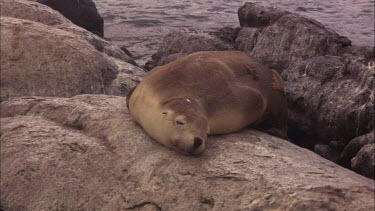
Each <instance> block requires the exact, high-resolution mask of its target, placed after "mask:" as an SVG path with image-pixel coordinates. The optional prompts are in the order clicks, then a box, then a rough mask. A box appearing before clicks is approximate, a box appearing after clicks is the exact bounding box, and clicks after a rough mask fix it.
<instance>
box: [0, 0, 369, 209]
mask: <svg viewBox="0 0 375 211" xmlns="http://www.w3.org/2000/svg"><path fill="white" fill-rule="evenodd" d="M83 2H86V3H87V1H83ZM88 2H91V1H88ZM1 10H2V11H1V46H2V47H1V98H0V101H1V204H0V205H1V207H2V209H4V210H17V209H31V210H51V209H52V210H58V209H63V210H77V209H83V210H87V209H108V210H113V209H140V210H142V209H148V210H173V209H174V210H183V209H190V210H191V209H193V210H208V209H220V210H235V209H249V210H252V209H262V210H264V209H267V210H270V209H284V210H285V209H286V210H301V209H303V210H342V209H343V208H345V209H347V210H370V209H373V208H374V201H373V197H374V187H373V184H374V181H373V180H371V179H368V178H372V179H374V166H375V158H374V154H375V144H374V129H373V127H374V121H375V120H374V115H375V114H374V104H375V101H374V93H373V90H374V88H375V87H374V86H375V84H374V82H375V80H374V77H375V74H374V60H375V58H374V53H375V52H374V47H373V46H362V47H358V46H352V45H351V41H350V40H349V39H348V38H346V37H343V36H340V35H339V34H337V33H336V32H334V31H332V30H330V29H327V28H326V27H324V26H323V25H322V24H320V23H319V22H316V21H314V20H312V19H309V18H306V17H304V16H300V15H297V14H293V13H290V12H286V11H283V10H279V9H277V8H271V7H263V6H260V5H258V4H254V3H246V4H245V5H244V6H243V7H241V8H240V9H239V21H240V25H241V27H239V28H223V29H220V30H217V31H213V32H210V33H203V32H199V31H194V30H189V31H187V30H184V31H178V32H173V33H171V34H168V35H166V36H165V38H164V40H163V43H162V44H161V46H160V48H159V50H158V52H157V53H155V54H154V55H153V56H152V58H151V60H150V61H149V62H148V63H147V64H146V66H145V69H148V70H149V69H151V68H153V67H155V66H157V65H163V64H166V63H169V62H171V61H174V60H176V59H177V58H180V57H182V56H184V55H187V54H190V53H193V52H197V51H204V50H240V51H243V52H246V53H248V54H249V55H252V56H254V57H256V58H257V59H259V60H260V61H261V62H263V63H264V64H265V65H266V66H268V67H269V68H272V69H275V70H277V71H278V72H279V73H281V74H282V76H283V78H284V80H285V83H286V89H287V95H288V104H289V106H288V107H289V113H290V117H289V125H290V129H289V136H290V139H291V140H292V141H293V142H295V144H297V145H299V146H303V147H305V148H309V149H310V150H313V151H315V152H316V153H317V154H319V155H321V156H323V157H325V158H327V159H329V160H331V161H333V162H335V163H338V164H340V165H341V166H344V167H346V168H349V169H352V170H354V171H356V172H357V173H359V174H362V175H364V176H366V177H368V178H365V177H362V176H360V175H358V174H355V173H354V172H352V171H348V170H347V169H345V168H343V167H341V166H339V165H337V164H334V163H332V162H330V161H328V160H326V159H323V158H322V157H320V156H317V155H316V154H315V153H313V152H311V151H309V150H306V149H303V148H301V147H298V146H295V145H293V144H290V143H288V142H286V141H284V140H281V139H278V138H275V137H272V136H270V135H267V134H264V133H261V132H258V131H255V130H250V129H246V130H244V131H241V132H239V133H236V134H230V135H226V136H214V137H210V138H209V143H208V146H207V152H205V153H204V155H203V156H200V157H187V156H181V155H179V154H177V153H175V152H173V151H171V150H168V149H166V148H164V147H162V146H161V145H159V144H157V143H156V142H155V141H153V140H152V139H151V138H149V137H148V136H147V134H146V133H145V132H144V131H143V130H142V129H141V128H140V127H139V126H138V125H136V124H135V123H134V122H133V121H132V120H131V118H130V116H129V114H128V111H127V109H126V106H125V97H123V96H125V95H126V94H127V93H128V92H129V90H131V89H132V88H133V87H134V86H136V85H137V84H138V83H139V81H140V80H142V77H143V76H144V75H145V74H146V71H145V70H144V69H143V68H142V67H139V66H138V65H137V64H136V63H135V62H134V60H132V59H131V58H130V57H129V55H127V53H125V51H126V49H120V48H119V47H117V46H115V45H113V44H112V43H110V42H108V41H106V40H104V39H102V38H101V37H99V36H97V35H95V34H93V33H91V32H89V31H86V30H85V29H83V28H80V27H78V26H76V25H74V24H73V23H72V22H71V21H69V20H68V19H66V18H65V17H64V16H63V15H61V14H60V13H58V12H57V11H55V10H53V9H51V8H49V7H47V6H45V5H42V4H40V3H37V2H35V1H27V0H1ZM104 34H105V32H104Z"/></svg>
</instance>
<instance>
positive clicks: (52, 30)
mask: <svg viewBox="0 0 375 211" xmlns="http://www.w3.org/2000/svg"><path fill="white" fill-rule="evenodd" d="M26 13H27V15H24V14H26ZM32 14H35V15H32ZM2 15H3V16H5V17H2V21H1V29H2V30H1V38H2V39H1V46H2V51H1V58H2V59H1V67H2V68H1V76H2V77H1V84H2V86H1V100H4V99H7V98H9V97H14V96H24V95H40V96H74V95H77V94H83V93H107V94H113V93H116V94H127V92H126V93H123V92H120V91H119V90H122V91H124V90H129V89H130V88H132V87H134V86H135V84H136V82H137V81H139V80H140V77H142V76H143V74H144V71H143V70H142V69H140V68H138V67H135V66H134V65H132V64H130V63H129V62H131V59H129V57H128V56H127V55H126V54H125V53H124V52H123V51H122V50H121V49H120V48H118V47H116V46H114V45H113V44H111V43H109V42H107V41H105V40H103V39H101V38H99V37H98V36H96V35H93V34H92V33H90V32H87V31H86V30H84V29H81V28H79V27H77V26H75V25H73V24H72V23H71V22H70V21H69V20H67V19H66V18H64V17H63V16H62V15H60V14H58V13H57V12H55V11H53V10H52V9H50V8H49V7H47V6H44V5H41V4H38V3H35V2H29V1H20V0H14V1H9V0H3V1H2ZM37 21H39V22H37ZM46 24H47V25H46ZM129 81H131V83H129ZM114 82H115V83H114ZM124 86H127V87H130V88H126V89H124V88H121V87H124Z"/></svg>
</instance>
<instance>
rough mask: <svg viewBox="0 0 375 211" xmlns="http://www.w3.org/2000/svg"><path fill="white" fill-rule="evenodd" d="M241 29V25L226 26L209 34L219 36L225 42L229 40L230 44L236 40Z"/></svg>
mask: <svg viewBox="0 0 375 211" xmlns="http://www.w3.org/2000/svg"><path fill="white" fill-rule="evenodd" d="M240 29H241V28H240V27H238V28H231V27H224V28H221V29H218V30H215V31H212V32H209V33H208V34H209V35H213V36H215V37H218V38H220V39H221V40H223V41H224V42H227V43H228V44H230V45H231V44H233V43H234V41H235V40H236V37H237V35H238V32H239V31H240Z"/></svg>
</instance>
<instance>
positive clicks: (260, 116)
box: [129, 51, 287, 138]
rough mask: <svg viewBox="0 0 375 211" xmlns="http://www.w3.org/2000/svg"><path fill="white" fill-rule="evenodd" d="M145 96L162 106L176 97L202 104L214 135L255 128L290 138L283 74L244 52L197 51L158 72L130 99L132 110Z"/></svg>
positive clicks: (154, 71) (152, 71) (139, 87)
mask: <svg viewBox="0 0 375 211" xmlns="http://www.w3.org/2000/svg"><path fill="white" fill-rule="evenodd" d="M151 93H152V94H151ZM134 95H136V97H135V98H134V99H133V96H134ZM146 95H147V96H152V97H153V98H155V100H154V101H158V102H159V104H160V105H162V104H163V103H165V102H168V101H170V100H172V99H176V98H182V99H191V100H192V101H194V102H197V105H198V104H199V105H201V107H202V109H203V110H204V113H206V115H207V116H206V118H207V119H208V124H209V128H210V132H209V134H225V133H231V132H235V131H238V130H240V129H242V128H244V127H246V126H248V125H254V126H261V127H262V128H264V129H268V131H269V132H270V133H272V134H273V135H277V136H279V137H281V138H287V135H286V129H287V125H286V124H287V104H286V97H285V91H284V84H283V81H282V79H281V77H280V75H279V74H278V73H277V72H276V71H274V70H270V69H268V68H267V67H266V66H264V65H262V64H260V63H259V62H258V61H256V60H255V59H254V58H250V57H248V56H247V55H245V54H243V53H241V52H237V51H224V52H220V51H206V52H197V53H193V54H191V55H188V56H186V57H183V58H181V59H178V60H176V61H174V62H172V63H170V64H167V65H164V66H160V67H156V68H154V69H153V70H151V71H150V72H149V73H148V74H147V75H146V77H145V78H144V79H143V81H142V82H141V83H140V85H139V86H138V87H137V88H136V89H135V91H134V92H133V95H131V94H130V96H129V98H130V111H131V110H132V109H137V105H140V104H139V103H142V102H143V101H144V99H145V96H146ZM187 106H188V105H187ZM178 112H182V113H183V111H178ZM131 113H132V112H131ZM134 115H139V114H135V112H134ZM140 115H142V114H140ZM135 119H136V120H137V118H135ZM264 123H265V124H264Z"/></svg>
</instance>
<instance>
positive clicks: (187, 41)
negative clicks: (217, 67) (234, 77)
mask: <svg viewBox="0 0 375 211" xmlns="http://www.w3.org/2000/svg"><path fill="white" fill-rule="evenodd" d="M232 49H234V46H233V45H232V44H228V43H227V42H225V41H224V40H222V39H220V38H219V37H216V36H214V35H209V34H207V33H203V32H198V31H195V30H180V31H176V32H172V33H170V34H168V35H166V36H165V37H164V39H163V43H162V44H161V46H160V47H159V50H158V52H157V53H155V54H153V55H152V60H151V61H149V62H147V63H146V65H145V68H146V69H148V70H150V69H152V68H154V67H156V66H160V65H164V64H167V63H169V62H172V61H174V60H176V59H178V58H181V57H183V56H185V55H188V54H191V53H194V52H198V51H213V50H232Z"/></svg>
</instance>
